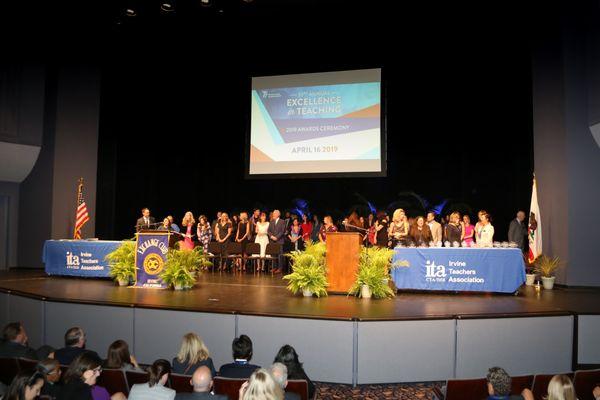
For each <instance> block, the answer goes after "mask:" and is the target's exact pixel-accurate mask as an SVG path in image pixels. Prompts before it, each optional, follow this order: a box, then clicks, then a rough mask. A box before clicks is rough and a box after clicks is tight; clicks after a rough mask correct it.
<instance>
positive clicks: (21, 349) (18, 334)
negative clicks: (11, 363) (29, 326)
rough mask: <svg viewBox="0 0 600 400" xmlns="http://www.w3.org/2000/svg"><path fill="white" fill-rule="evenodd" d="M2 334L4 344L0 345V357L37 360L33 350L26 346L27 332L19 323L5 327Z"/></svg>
mask: <svg viewBox="0 0 600 400" xmlns="http://www.w3.org/2000/svg"><path fill="white" fill-rule="evenodd" d="M2 333H3V338H4V342H3V343H2V344H0V357H6V358H28V359H30V360H37V355H36V353H35V350H33V349H32V348H31V347H29V346H27V341H28V338H27V332H25V328H24V327H23V325H22V324H21V323H20V322H11V323H10V324H8V325H6V326H5V327H4V331H3V332H2Z"/></svg>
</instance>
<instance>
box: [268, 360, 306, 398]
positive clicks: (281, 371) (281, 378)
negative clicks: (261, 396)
mask: <svg viewBox="0 0 600 400" xmlns="http://www.w3.org/2000/svg"><path fill="white" fill-rule="evenodd" d="M271 376H272V377H273V379H274V380H275V382H276V383H277V384H278V385H279V387H281V389H282V390H284V395H283V398H284V399H285V400H300V395H298V394H297V393H292V392H285V388H286V387H287V385H288V372H287V367H286V366H285V365H284V364H282V363H278V362H277V363H274V364H273V365H271Z"/></svg>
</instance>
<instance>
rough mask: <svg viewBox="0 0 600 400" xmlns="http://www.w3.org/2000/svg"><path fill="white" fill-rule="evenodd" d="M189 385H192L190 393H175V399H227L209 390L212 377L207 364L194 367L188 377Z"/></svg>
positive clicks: (211, 384)
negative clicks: (192, 372) (190, 376)
mask: <svg viewBox="0 0 600 400" xmlns="http://www.w3.org/2000/svg"><path fill="white" fill-rule="evenodd" d="M190 385H192V386H193V388H194V389H193V390H194V391H193V392H192V393H177V395H176V396H175V400H187V399H189V400H195V399H198V400H205V399H206V400H210V399H212V400H227V399H228V397H227V396H224V395H221V394H212V393H211V392H210V391H211V389H212V386H213V379H212V375H211V373H210V369H209V368H208V367H207V366H204V365H203V366H202V367H199V368H196V371H194V374H193V375H192V379H190Z"/></svg>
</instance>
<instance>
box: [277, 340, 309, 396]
mask: <svg viewBox="0 0 600 400" xmlns="http://www.w3.org/2000/svg"><path fill="white" fill-rule="evenodd" d="M273 362H274V363H276V362H279V363H282V364H284V365H285V366H286V367H287V369H288V379H304V380H305V381H306V382H308V398H309V399H312V398H313V397H314V396H315V384H314V383H312V381H311V380H310V378H309V377H308V375H306V372H304V368H303V367H302V363H301V362H300V360H299V359H298V353H296V350H295V349H294V348H293V347H292V346H290V345H289V344H286V345H284V346H283V347H281V349H279V351H278V352H277V355H276V356H275V360H274V361H273Z"/></svg>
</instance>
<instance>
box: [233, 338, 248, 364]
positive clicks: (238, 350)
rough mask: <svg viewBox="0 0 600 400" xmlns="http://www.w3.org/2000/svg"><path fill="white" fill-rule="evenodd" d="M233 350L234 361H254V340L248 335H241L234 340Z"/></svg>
mask: <svg viewBox="0 0 600 400" xmlns="http://www.w3.org/2000/svg"><path fill="white" fill-rule="evenodd" d="M231 347H232V350H233V359H234V360H246V361H250V359H252V340H250V338H249V337H248V336H246V335H240V336H239V337H236V338H235V339H233V343H232V345H231Z"/></svg>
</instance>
